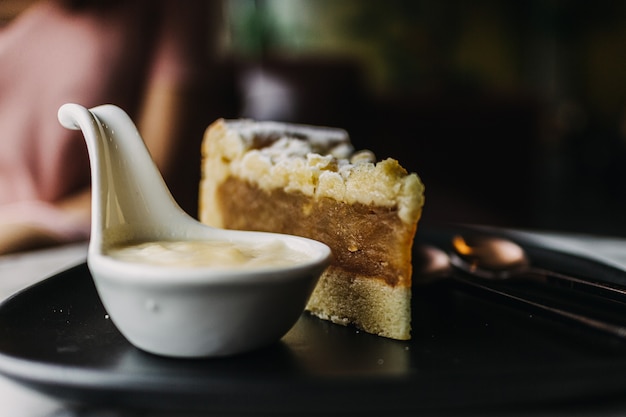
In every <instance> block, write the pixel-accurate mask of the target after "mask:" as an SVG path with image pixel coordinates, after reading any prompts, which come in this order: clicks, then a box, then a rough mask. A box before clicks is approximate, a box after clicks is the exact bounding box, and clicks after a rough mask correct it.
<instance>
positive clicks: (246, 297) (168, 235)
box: [58, 104, 331, 357]
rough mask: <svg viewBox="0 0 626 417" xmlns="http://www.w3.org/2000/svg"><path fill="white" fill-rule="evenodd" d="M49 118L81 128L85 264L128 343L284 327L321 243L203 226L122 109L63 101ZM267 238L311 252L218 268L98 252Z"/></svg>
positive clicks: (230, 350) (177, 351)
mask: <svg viewBox="0 0 626 417" xmlns="http://www.w3.org/2000/svg"><path fill="white" fill-rule="evenodd" d="M58 117H59V121H60V122H61V124H62V125H63V126H65V127H66V128H68V129H75V130H78V129H80V130H82V132H83V134H84V136H85V141H86V143H87V147H88V151H89V158H90V162H91V175H92V227H91V240H90V244H89V251H88V255H87V263H88V266H89V269H90V271H91V274H92V276H93V279H94V282H95V284H96V288H97V290H98V293H99V295H100V298H101V300H102V303H103V304H104V307H105V308H106V310H107V313H108V314H109V316H110V318H111V320H112V321H113V323H114V324H115V325H116V326H117V328H118V329H119V330H120V332H121V333H122V334H123V335H124V336H125V337H126V338H127V339H128V340H129V341H130V342H131V343H132V344H134V345H135V346H137V347H139V348H141V349H143V350H145V351H148V352H152V353H155V354H159V355H165V356H174V357H208V356H224V355H232V354H237V353H241V352H245V351H249V350H252V349H256V348H259V347H262V346H266V345H268V344H271V343H272V342H275V341H277V340H278V339H280V337H282V336H283V335H284V334H285V333H286V332H287V331H288V330H289V329H290V328H291V326H293V324H294V323H295V322H296V320H297V319H298V317H299V316H300V314H301V313H302V311H303V310H304V307H305V305H306V302H307V300H308V297H309V296H310V294H311V292H312V291H313V288H314V286H315V284H316V283H317V280H318V278H319V276H320V275H321V273H322V272H323V270H324V269H325V268H326V267H327V266H328V264H329V262H330V258H331V253H330V249H329V248H328V246H326V245H324V244H322V243H320V242H317V241H314V240H310V239H305V238H301V237H296V236H287V235H278V234H273V233H260V232H243V231H230V230H223V229H216V228H212V227H209V226H206V225H203V224H201V223H200V222H198V221H197V220H195V219H194V218H192V217H191V216H189V215H187V213H185V212H184V211H183V210H182V209H181V208H180V207H179V206H178V205H177V204H176V202H175V201H174V199H173V198H172V196H171V194H170V192H169V190H168V189H167V186H166V185H165V182H164V181H163V178H162V177H161V174H160V172H159V171H158V169H157V167H156V166H155V164H154V162H153V160H152V158H151V157H150V154H149V152H148V150H147V149H146V147H145V145H144V142H143V140H142V138H141V136H140V135H139V133H138V132H137V129H136V127H135V125H134V123H133V122H132V120H131V119H130V118H129V117H128V115H127V114H126V113H125V112H124V111H123V110H121V109H120V108H118V107H116V106H113V105H104V106H99V107H95V108H92V109H86V108H85V107H82V106H80V105H77V104H65V105H63V106H62V107H61V108H60V109H59V114H58ZM276 239H280V240H282V241H284V243H285V244H286V245H287V246H288V247H290V248H293V249H296V250H299V251H302V252H305V253H307V254H309V255H310V257H311V260H310V261H307V262H305V263H299V264H297V265H293V266H288V267H280V268H278V267H264V268H259V269H256V270H253V271H250V270H247V271H246V270H226V271H224V270H221V271H218V270H214V269H211V268H206V267H203V268H188V267H187V268H184V267H181V268H178V267H163V266H158V267H157V266H151V265H145V264H144V265H142V264H137V263H128V262H124V261H119V260H116V259H113V258H111V257H109V256H107V255H106V250H107V248H110V247H112V246H118V245H123V244H126V243H135V242H138V241H143V242H146V241H158V240H227V241H234V242H238V241H254V242H258V241H262V242H263V241H267V242H270V241H275V240H276Z"/></svg>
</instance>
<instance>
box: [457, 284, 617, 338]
mask: <svg viewBox="0 0 626 417" xmlns="http://www.w3.org/2000/svg"><path fill="white" fill-rule="evenodd" d="M453 275H454V276H453V278H454V280H455V281H457V282H459V283H461V284H464V285H466V286H470V287H473V288H476V289H479V290H481V291H486V292H488V293H490V294H493V295H496V296H498V297H503V298H504V299H506V300H509V301H514V302H515V303H516V304H521V305H524V306H526V307H531V308H533V309H535V310H540V311H542V312H546V313H549V314H551V315H554V316H557V317H560V318H563V319H566V320H567V321H570V322H573V323H577V324H579V325H582V326H584V327H586V328H589V329H592V330H596V331H600V332H602V333H604V334H609V335H612V336H617V337H618V338H620V339H626V325H621V324H618V323H616V322H614V321H612V318H608V320H607V319H602V318H598V317H597V316H594V315H592V314H585V313H584V312H577V311H573V310H572V308H573V307H572V305H571V303H570V304H569V305H564V304H562V303H555V305H550V304H548V303H547V301H549V300H547V299H546V298H542V297H535V296H531V295H530V294H529V293H528V292H523V291H522V292H519V291H515V288H514V287H509V286H507V285H506V284H502V285H500V284H501V283H497V284H494V283H491V282H490V283H485V282H484V281H482V280H480V281H478V280H475V279H472V277H471V276H465V275H463V276H461V275H459V274H453ZM596 313H598V311H596ZM613 318H614V317H613Z"/></svg>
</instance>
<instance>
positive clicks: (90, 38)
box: [0, 0, 205, 241]
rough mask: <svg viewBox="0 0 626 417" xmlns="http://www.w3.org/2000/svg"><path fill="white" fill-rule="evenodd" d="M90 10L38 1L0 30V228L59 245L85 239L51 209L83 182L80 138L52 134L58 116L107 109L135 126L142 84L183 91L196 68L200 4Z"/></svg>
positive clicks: (85, 170) (145, 0) (74, 223)
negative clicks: (33, 227) (36, 233)
mask: <svg viewBox="0 0 626 417" xmlns="http://www.w3.org/2000/svg"><path fill="white" fill-rule="evenodd" d="M99 3H102V4H106V5H105V6H102V5H99V6H98V7H83V8H79V9H72V8H68V7H65V4H64V3H63V2H62V1H59V0H42V1H40V2H38V3H35V4H34V5H33V6H31V7H30V8H28V9H27V10H25V11H24V12H22V13H21V14H19V15H18V16H17V17H16V18H15V19H14V20H13V21H11V22H10V23H9V24H7V25H6V26H4V27H1V28H0V221H3V222H12V221H18V222H19V221H28V222H31V223H32V224H37V225H39V226H44V227H45V228H46V229H47V230H49V231H50V232H52V233H54V234H56V235H58V236H59V237H60V238H61V239H62V240H66V241H73V240H79V239H85V238H87V237H88V235H89V224H85V220H76V219H73V218H72V217H71V216H69V215H67V214H64V213H63V212H61V211H60V210H58V209H57V208H56V207H55V206H54V203H55V202H56V201H59V200H60V199H62V198H64V197H67V196H69V195H71V194H73V193H75V192H77V191H80V190H81V189H85V187H88V186H89V184H90V174H89V160H88V156H87V151H86V146H85V143H84V141H83V138H82V133H80V132H77V131H69V130H67V129H65V128H63V127H62V126H61V125H60V124H59V122H58V120H57V110H58V109H59V107H60V106H61V105H62V104H64V103H68V102H73V103H78V104H81V105H83V106H85V107H93V106H96V105H100V104H106V103H113V104H115V105H118V106H120V107H121V108H123V109H124V110H125V111H126V112H128V114H129V115H130V116H131V118H133V119H135V118H136V117H137V116H138V111H139V106H140V100H141V98H142V96H143V94H144V93H145V87H146V85H147V83H148V82H149V81H150V80H154V79H156V80H163V81H164V82H165V81H167V82H172V81H173V82H179V83H184V82H186V80H188V79H191V78H193V77H194V76H197V75H198V74H197V71H199V68H201V62H200V61H201V59H202V52H203V51H201V52H200V53H198V51H197V50H195V49H194V48H196V49H197V47H196V46H195V45H198V41H197V37H198V36H202V33H199V32H198V31H200V30H201V29H202V27H201V26H202V23H203V22H204V21H205V20H203V19H205V16H202V15H198V13H199V12H198V7H194V6H193V5H194V4H201V3H202V2H195V1H194V2H186V1H184V2H178V1H169V2H168V1H149V0H132V1H130V0H127V1H115V2H110V3H109V2H99ZM200 9H202V8H201V7H200ZM194 31H195V32H194ZM194 38H195V39H194Z"/></svg>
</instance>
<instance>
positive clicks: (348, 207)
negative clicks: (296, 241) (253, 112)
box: [214, 177, 416, 287]
mask: <svg viewBox="0 0 626 417" xmlns="http://www.w3.org/2000/svg"><path fill="white" fill-rule="evenodd" d="M214 197H215V201H214V204H215V206H216V207H217V208H218V210H219V212H220V213H221V217H222V219H221V220H222V224H221V225H220V226H221V227H224V228H227V229H240V230H260V231H271V232H281V233H288V234H293V235H298V236H304V237H308V238H312V239H316V240H319V241H321V242H323V243H325V244H327V245H328V246H330V248H331V249H332V251H333V256H334V261H333V267H334V268H338V269H343V270H346V271H350V272H351V273H352V274H357V275H359V276H362V277H369V278H375V279H378V280H383V281H385V282H386V283H387V284H388V285H390V286H392V287H396V286H400V287H410V286H411V246H412V240H413V236H414V234H415V228H416V225H415V224H413V225H407V224H406V223H404V222H402V221H401V220H400V218H399V217H398V212H397V208H395V207H378V206H374V205H365V204H358V203H357V204H346V203H342V202H338V201H336V200H334V199H331V198H318V199H311V197H307V196H305V195H303V194H301V193H298V192H285V191H284V190H282V189H276V190H271V191H267V190H264V189H261V188H259V187H258V186H256V185H255V184H251V183H249V182H248V181H245V180H241V179H239V178H235V177H228V178H226V179H225V180H224V181H223V182H222V183H221V184H220V185H218V187H217V189H216V193H215V195H214Z"/></svg>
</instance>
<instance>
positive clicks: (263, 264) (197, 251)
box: [105, 240, 311, 269]
mask: <svg viewBox="0 0 626 417" xmlns="http://www.w3.org/2000/svg"><path fill="white" fill-rule="evenodd" d="M105 254H106V255H108V256H110V257H111V258H114V259H117V260H119V261H125V262H132V263H143V264H149V265H156V266H169V267H181V268H195V267H210V268H216V269H258V268H267V267H281V266H293V265H297V264H301V263H304V262H308V261H310V260H311V257H310V256H308V255H307V254H306V253H304V252H300V251H298V250H295V249H292V248H290V247H288V246H287V245H286V244H285V243H284V242H282V241H280V240H274V241H270V242H230V241H210V240H207V241H203V240H176V241H169V240H163V241H156V242H143V243H138V244H131V245H124V246H116V247H113V248H111V249H109V250H107V251H106V252H105Z"/></svg>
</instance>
